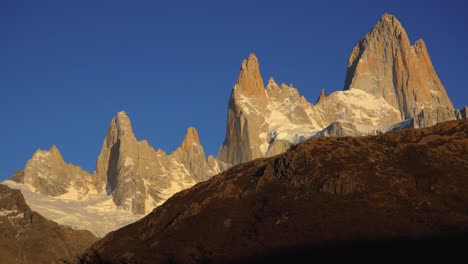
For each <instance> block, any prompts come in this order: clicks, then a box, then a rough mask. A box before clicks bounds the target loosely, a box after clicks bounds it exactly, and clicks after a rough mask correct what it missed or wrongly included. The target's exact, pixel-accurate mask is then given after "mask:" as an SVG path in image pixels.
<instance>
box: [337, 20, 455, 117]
mask: <svg viewBox="0 0 468 264" xmlns="http://www.w3.org/2000/svg"><path fill="white" fill-rule="evenodd" d="M348 89H361V90H364V91H366V92H368V93H370V94H372V95H376V96H381V97H383V98H384V99H385V100H386V101H387V102H388V103H389V104H390V105H391V106H392V107H394V108H395V109H397V110H399V111H400V113H401V119H402V120H405V119H408V118H411V117H413V116H415V115H417V114H418V113H419V112H420V111H421V110H422V109H424V108H437V107H444V108H447V109H448V110H450V111H453V105H452V102H451V101H450V99H449V97H448V96H447V93H446V91H445V88H444V86H443V85H442V83H441V81H440V80H439V77H438V76H437V74H436V72H435V69H434V67H433V65H432V62H431V59H430V57H429V54H428V52H427V49H426V45H425V43H424V41H423V40H418V41H416V43H415V44H414V45H413V46H411V44H410V41H409V38H408V35H407V33H406V31H405V29H404V28H403V27H402V25H401V23H400V22H399V21H398V20H397V19H396V18H395V17H394V16H392V15H389V14H384V15H383V16H382V18H381V19H380V20H379V22H378V23H377V24H376V25H375V27H374V28H373V29H372V31H371V32H369V33H368V34H367V35H366V36H365V37H364V38H363V39H362V40H361V41H360V42H359V43H358V44H357V45H356V46H355V47H354V49H353V51H352V53H351V55H350V57H349V61H348V72H347V75H346V81H345V90H348ZM452 119H454V118H452ZM442 121H445V120H438V122H442Z"/></svg>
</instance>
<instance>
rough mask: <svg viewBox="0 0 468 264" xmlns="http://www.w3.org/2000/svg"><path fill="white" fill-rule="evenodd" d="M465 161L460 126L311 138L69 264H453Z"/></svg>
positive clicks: (458, 252)
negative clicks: (412, 262)
mask: <svg viewBox="0 0 468 264" xmlns="http://www.w3.org/2000/svg"><path fill="white" fill-rule="evenodd" d="M467 149H468V120H467V119H463V120H457V121H449V122H444V123H441V124H437V125H436V126H432V127H430V128H423V129H406V130H399V131H391V132H389V133H386V134H383V135H379V136H364V137H329V138H312V139H309V140H307V141H306V142H302V143H299V144H296V145H294V146H292V147H291V148H290V149H289V150H288V151H287V152H285V153H283V154H280V155H277V156H274V157H269V158H259V159H255V160H253V161H250V162H246V163H242V164H239V165H237V166H234V167H232V168H230V169H228V170H226V171H224V172H223V173H221V174H218V175H216V176H214V177H213V178H212V179H210V180H208V181H205V182H202V183H199V184H197V185H195V186H194V187H192V188H190V189H188V190H184V191H181V192H179V193H177V194H176V195H174V196H172V197H171V198H170V199H169V200H168V201H166V202H165V203H164V204H163V205H161V206H159V207H157V208H155V210H154V211H153V212H151V213H150V214H148V215H147V216H145V217H144V218H143V219H141V220H139V221H137V222H135V223H133V224H130V225H128V226H126V227H123V228H121V229H119V230H117V231H114V232H111V233H109V234H108V235H107V236H106V237H104V238H103V239H101V240H99V241H98V242H96V243H95V244H94V245H93V246H92V247H91V248H90V249H89V250H87V253H86V254H84V255H82V256H81V257H80V260H82V262H81V263H278V262H279V263H283V262H286V263H296V262H298V263H309V262H314V261H318V260H319V259H320V260H321V259H324V260H327V261H332V262H333V261H334V260H345V261H346V260H348V261H349V260H350V259H356V260H359V261H360V262H362V261H365V262H367V261H369V262H370V263H375V262H376V261H377V262H380V261H384V262H387V261H388V262H390V261H391V262H392V263H393V262H399V261H402V260H403V261H405V260H408V259H410V258H409V257H411V256H412V257H415V258H416V259H417V260H418V261H423V260H424V261H425V260H431V261H434V260H435V258H433V257H438V258H440V260H441V262H443V261H447V262H456V260H457V257H461V258H463V257H464V256H465V255H464V254H466V253H465V252H466V246H467V241H468V236H467V234H468V211H467V208H468V174H467V173H466V172H467V171H468V152H467V151H466V150H467ZM437 260H438V259H437ZM452 260H453V261H452Z"/></svg>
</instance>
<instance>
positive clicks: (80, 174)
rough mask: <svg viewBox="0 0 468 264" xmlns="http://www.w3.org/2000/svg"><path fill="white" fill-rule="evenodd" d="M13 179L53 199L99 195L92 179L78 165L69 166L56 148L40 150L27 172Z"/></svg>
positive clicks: (26, 169)
mask: <svg viewBox="0 0 468 264" xmlns="http://www.w3.org/2000/svg"><path fill="white" fill-rule="evenodd" d="M11 180H13V181H16V182H18V183H24V184H28V185H30V186H32V187H33V188H35V189H36V191H37V192H38V193H41V194H45V195H49V196H53V197H56V196H60V195H64V194H67V193H70V192H71V193H73V194H74V196H75V197H74V198H76V199H83V198H85V197H86V196H87V195H88V194H90V193H96V187H95V184H96V183H95V181H94V179H93V178H92V176H91V175H90V174H89V173H88V172H87V171H85V170H83V169H81V168H80V167H78V166H75V165H73V164H67V163H66V162H65V160H64V159H63V156H62V154H61V153H60V151H59V149H58V148H57V147H56V146H55V145H53V146H52V147H51V148H50V149H49V150H40V149H39V150H37V151H36V152H35V153H34V154H33V156H32V157H31V159H30V160H29V161H28V162H27V163H26V166H25V167H24V169H23V171H22V172H20V173H16V174H15V175H14V176H13V177H12V178H11Z"/></svg>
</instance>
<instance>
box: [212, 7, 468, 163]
mask: <svg viewBox="0 0 468 264" xmlns="http://www.w3.org/2000/svg"><path fill="white" fill-rule="evenodd" d="M465 116H466V115H465ZM460 117H462V115H461V113H460V111H457V110H455V109H454V108H453V105H452V102H451V101H450V99H449V97H448V95H447V92H446V91H445V88H444V86H443V85H442V83H441V81H440V80H439V78H438V76H437V74H436V72H435V69H434V67H433V66H432V63H431V59H430V57H429V54H428V52H427V48H426V45H425V43H424V41H423V40H418V41H416V43H415V44H414V45H413V46H411V45H410V42H409V38H408V35H407V33H406V31H405V29H404V28H403V27H402V25H401V23H400V22H399V21H398V20H397V19H396V18H395V17H394V16H392V15H389V14H384V15H383V16H382V18H381V19H380V20H379V21H378V23H377V24H376V25H375V26H374V28H373V29H372V31H371V32H369V33H368V34H367V35H366V36H365V37H364V38H363V39H362V40H361V41H359V43H358V44H357V45H356V47H354V49H353V51H352V52H351V55H350V57H349V62H348V70H347V74H346V81H345V89H344V91H337V92H334V93H332V94H330V95H327V94H326V93H325V91H324V90H322V93H321V94H320V96H319V98H318V100H317V103H316V104H315V105H314V104H312V103H309V102H308V101H307V100H306V99H305V98H304V97H302V96H301V95H300V94H299V92H298V90H297V89H296V88H294V87H292V85H291V86H287V85H285V84H281V85H278V84H276V82H275V81H274V79H273V78H270V80H269V82H268V84H267V86H266V87H264V84H263V81H262V76H261V74H260V67H259V62H258V59H257V57H256V56H255V55H254V54H251V55H250V56H249V57H248V58H247V59H246V60H244V61H243V62H242V66H241V70H240V73H239V77H238V80H237V82H236V84H235V85H234V88H233V90H232V94H231V98H230V101H229V108H228V118H227V119H228V121H227V127H226V137H225V140H224V144H223V145H222V147H221V150H220V152H219V157H218V158H219V159H220V160H221V161H223V162H225V163H227V164H231V165H236V164H239V163H242V162H246V161H250V160H253V159H256V158H260V157H268V156H272V155H276V154H279V153H282V152H284V151H285V150H286V149H287V148H288V147H289V146H291V145H292V144H295V143H298V142H301V141H304V140H305V139H307V138H310V137H317V136H362V135H375V134H379V133H384V132H387V131H389V130H395V129H401V128H411V127H427V126H432V125H434V124H437V123H440V122H444V121H448V120H455V119H457V118H460Z"/></svg>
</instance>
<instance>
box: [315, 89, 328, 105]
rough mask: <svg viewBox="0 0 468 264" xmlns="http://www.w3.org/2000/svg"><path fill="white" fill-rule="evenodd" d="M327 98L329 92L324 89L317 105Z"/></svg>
mask: <svg viewBox="0 0 468 264" xmlns="http://www.w3.org/2000/svg"><path fill="white" fill-rule="evenodd" d="M325 98H327V92H326V91H325V89H324V88H322V91H321V92H320V96H319V97H318V98H317V102H316V103H315V104H319V103H320V102H321V101H323V100H324V99H325Z"/></svg>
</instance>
